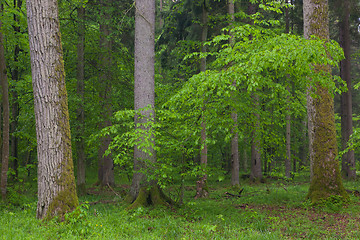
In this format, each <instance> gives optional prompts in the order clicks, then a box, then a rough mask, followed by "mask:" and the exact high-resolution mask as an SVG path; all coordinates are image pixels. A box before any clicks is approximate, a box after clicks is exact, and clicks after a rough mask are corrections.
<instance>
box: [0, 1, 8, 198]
mask: <svg viewBox="0 0 360 240" xmlns="http://www.w3.org/2000/svg"><path fill="white" fill-rule="evenodd" d="M0 9H1V12H2V11H3V7H2V6H0ZM3 43H4V39H3V35H2V22H1V21H0V81H1V89H2V107H3V121H2V123H3V137H2V154H1V157H2V158H1V179H0V181H1V198H2V200H5V199H6V188H7V179H8V176H7V172H8V170H9V142H10V139H9V132H10V120H9V118H10V117H9V112H10V109H9V93H8V87H9V85H8V79H7V73H6V60H5V54H4V52H5V51H4V44H3Z"/></svg>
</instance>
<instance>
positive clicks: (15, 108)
mask: <svg viewBox="0 0 360 240" xmlns="http://www.w3.org/2000/svg"><path fill="white" fill-rule="evenodd" d="M21 6H22V0H14V8H15V9H17V11H20V9H21ZM14 22H15V24H14V25H13V29H14V32H15V34H21V33H20V21H19V17H18V15H17V14H14ZM19 53H20V46H19V43H18V42H16V44H15V49H14V63H15V65H14V67H13V70H12V72H11V77H12V80H13V81H14V82H17V81H19V78H20V72H19V67H18V66H17V63H18V58H19ZM11 92H12V106H11V114H12V121H11V126H10V129H11V141H10V142H11V157H12V159H13V164H12V168H13V170H14V172H15V178H18V167H19V161H18V138H17V135H16V134H15V133H16V131H17V126H18V116H19V102H18V93H17V90H16V89H15V88H14V89H13V90H12V91H11Z"/></svg>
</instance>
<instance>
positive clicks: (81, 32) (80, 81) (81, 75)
mask: <svg viewBox="0 0 360 240" xmlns="http://www.w3.org/2000/svg"><path fill="white" fill-rule="evenodd" d="M77 14H78V44H77V72H76V75H77V89H76V90H77V94H78V96H79V97H80V103H79V105H78V108H77V120H78V122H79V128H78V129H77V131H78V132H77V136H76V138H77V141H76V149H77V178H76V184H77V190H78V193H79V194H84V193H85V183H86V180H85V176H86V174H85V173H86V154H85V141H84V138H83V136H82V134H83V133H84V131H85V126H84V124H85V112H84V93H85V83H84V81H85V8H84V7H82V6H79V7H78V9H77Z"/></svg>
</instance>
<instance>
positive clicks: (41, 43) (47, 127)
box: [26, 0, 78, 219]
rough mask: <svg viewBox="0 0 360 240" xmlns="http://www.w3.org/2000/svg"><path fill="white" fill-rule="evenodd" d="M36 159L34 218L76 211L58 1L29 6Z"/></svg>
mask: <svg viewBox="0 0 360 240" xmlns="http://www.w3.org/2000/svg"><path fill="white" fill-rule="evenodd" d="M26 3H27V18H28V28H29V43H30V57H31V70H32V84H33V91H34V109H35V120H36V138H37V155H38V204H37V218H41V219H42V218H46V219H49V218H52V217H54V216H62V215H64V214H65V213H66V212H69V211H72V210H74V209H75V208H76V207H77V206H78V198H77V195H76V187H75V178H74V169H73V160H72V152H71V137H70V124H69V113H68V104H67V92H66V87H65V71H64V61H63V51H62V45H61V36H60V24H59V16H58V2H57V0H27V2H26Z"/></svg>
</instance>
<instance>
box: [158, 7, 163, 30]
mask: <svg viewBox="0 0 360 240" xmlns="http://www.w3.org/2000/svg"><path fill="white" fill-rule="evenodd" d="M162 10H163V0H160V6H159V28H160V29H161V28H162V27H163V25H164V20H163V19H162V15H161V14H162Z"/></svg>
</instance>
